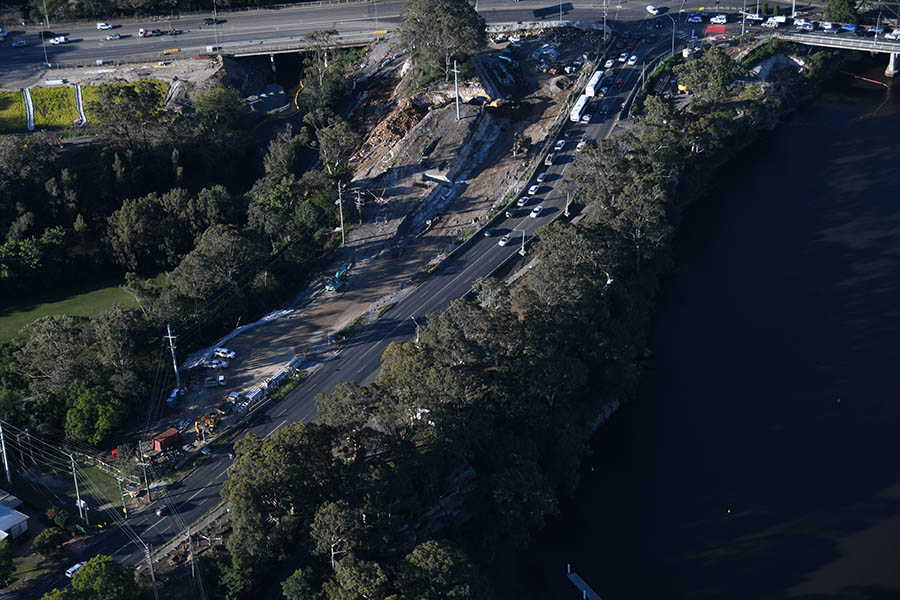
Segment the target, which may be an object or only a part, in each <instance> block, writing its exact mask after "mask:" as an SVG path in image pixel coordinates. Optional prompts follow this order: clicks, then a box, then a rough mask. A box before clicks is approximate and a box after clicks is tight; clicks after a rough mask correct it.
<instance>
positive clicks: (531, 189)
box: [523, 185, 541, 206]
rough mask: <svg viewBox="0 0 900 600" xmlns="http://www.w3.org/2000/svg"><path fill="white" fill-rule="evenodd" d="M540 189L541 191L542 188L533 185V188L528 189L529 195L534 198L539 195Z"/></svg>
mask: <svg viewBox="0 0 900 600" xmlns="http://www.w3.org/2000/svg"><path fill="white" fill-rule="evenodd" d="M540 189H541V186H539V185H533V186H531V187H530V188H528V193H529V194H531V195H532V196H534V195H535V194H537V193H538V191H539V190H540ZM523 206H524V205H523Z"/></svg>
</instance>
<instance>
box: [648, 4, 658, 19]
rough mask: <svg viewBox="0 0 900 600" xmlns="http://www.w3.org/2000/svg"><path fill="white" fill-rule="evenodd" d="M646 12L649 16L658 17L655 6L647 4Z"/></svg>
mask: <svg viewBox="0 0 900 600" xmlns="http://www.w3.org/2000/svg"><path fill="white" fill-rule="evenodd" d="M647 12H648V13H650V14H651V15H654V16H655V15H658V14H659V9H658V8H656V7H655V6H653V5H652V4H648V5H647Z"/></svg>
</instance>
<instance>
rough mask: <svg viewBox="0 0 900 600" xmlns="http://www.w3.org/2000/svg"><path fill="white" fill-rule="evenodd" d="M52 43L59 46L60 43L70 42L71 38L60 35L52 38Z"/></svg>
mask: <svg viewBox="0 0 900 600" xmlns="http://www.w3.org/2000/svg"><path fill="white" fill-rule="evenodd" d="M50 43H51V44H53V45H54V46H58V45H60V44H68V43H69V38H67V37H66V36H64V35H58V36H56V37H54V38H50Z"/></svg>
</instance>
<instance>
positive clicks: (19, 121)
mask: <svg viewBox="0 0 900 600" xmlns="http://www.w3.org/2000/svg"><path fill="white" fill-rule="evenodd" d="M27 126H28V112H27V110H26V109H25V98H23V97H22V92H0V131H25V129H26V128H27Z"/></svg>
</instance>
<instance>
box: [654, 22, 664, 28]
mask: <svg viewBox="0 0 900 600" xmlns="http://www.w3.org/2000/svg"><path fill="white" fill-rule="evenodd" d="M656 28H657V29H662V28H663V24H662V21H657V22H656Z"/></svg>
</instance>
